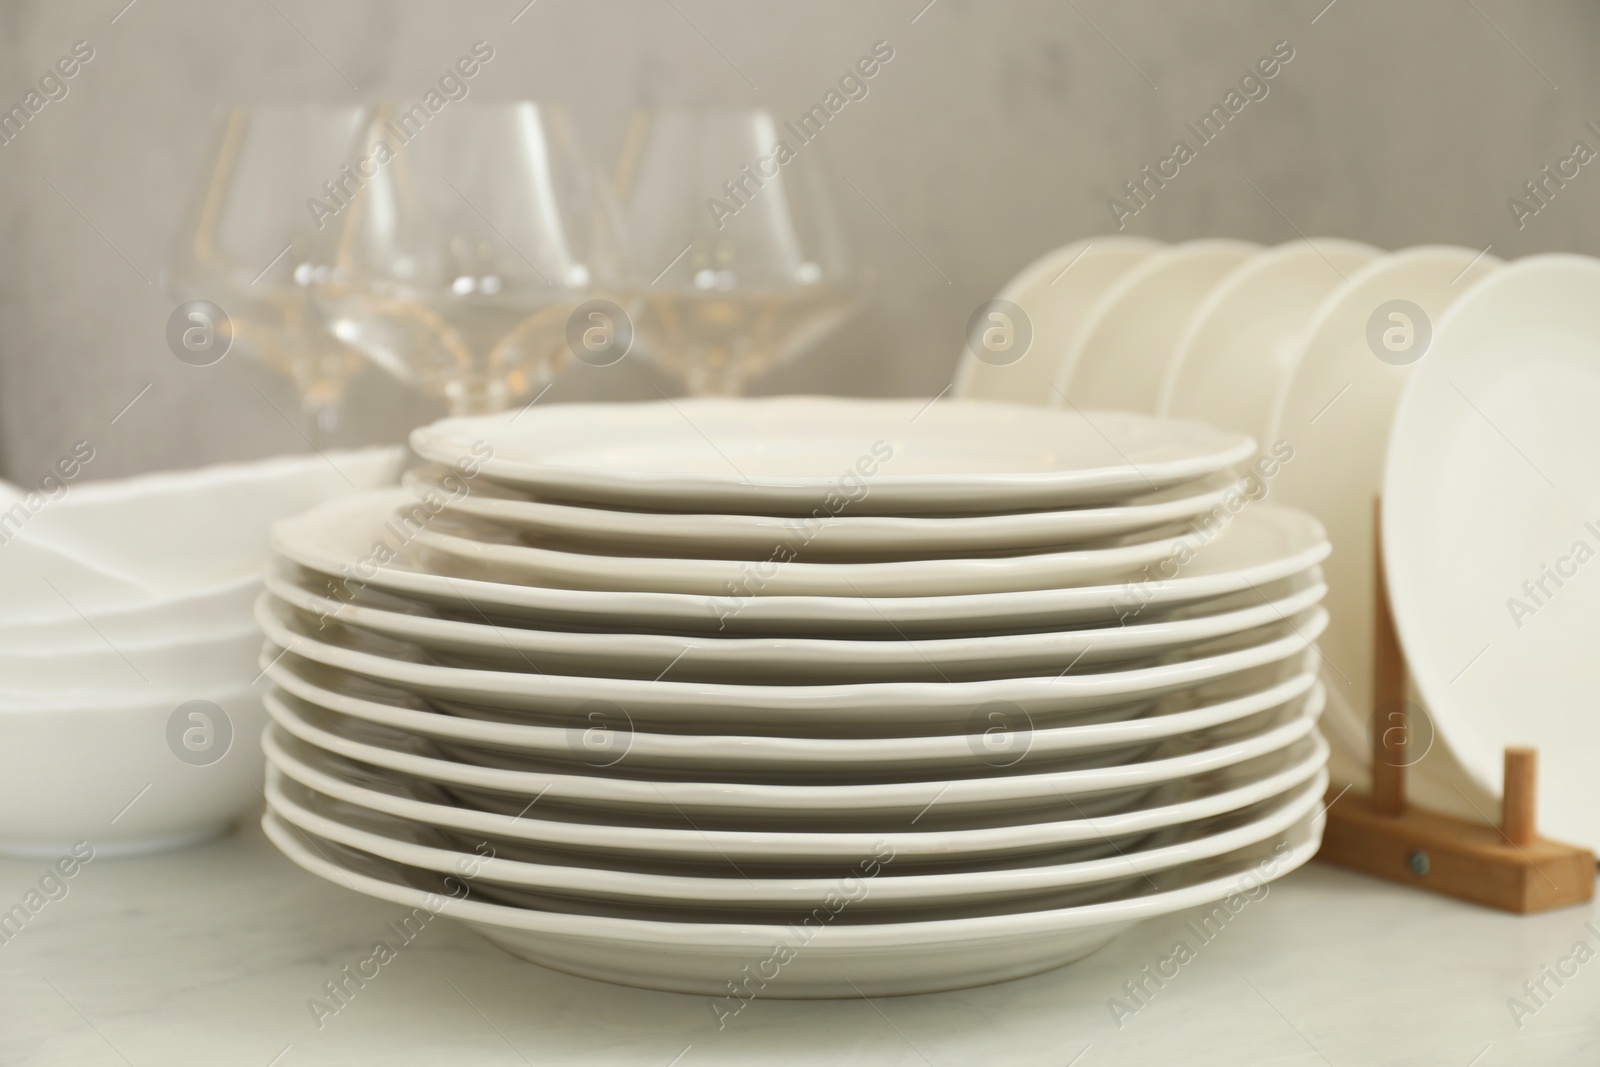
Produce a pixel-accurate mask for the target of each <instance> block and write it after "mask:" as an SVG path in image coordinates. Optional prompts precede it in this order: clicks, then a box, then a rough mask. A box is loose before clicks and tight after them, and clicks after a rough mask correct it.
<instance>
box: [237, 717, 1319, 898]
mask: <svg viewBox="0 0 1600 1067" xmlns="http://www.w3.org/2000/svg"><path fill="white" fill-rule="evenodd" d="M262 747H263V748H264V749H265V750H266V753H267V756H268V759H269V760H270V761H271V764H272V766H273V767H274V768H276V769H277V770H279V771H282V772H283V773H284V774H285V775H287V776H288V777H290V778H293V779H294V780H295V781H297V782H300V783H301V784H303V785H305V786H308V787H309V788H311V789H314V790H316V791H317V792H319V793H323V794H326V795H327V796H330V797H336V798H338V799H340V800H343V801H347V802H349V803H351V804H355V805H357V806H360V807H364V808H368V809H370V810H373V811H381V812H385V813H387V814H390V815H394V816H397V817H400V818H404V819H408V820H412V821H415V822H418V823H423V824H426V825H429V826H436V827H439V828H440V829H444V830H448V831H450V832H451V833H452V834H453V835H455V836H457V837H458V838H460V839H461V840H466V841H472V842H476V841H480V840H489V841H500V840H504V841H511V842H525V843H529V844H532V845H537V846H538V847H540V848H542V849H548V850H552V851H553V852H557V853H561V854H569V853H570V854H576V855H587V856H611V857H623V858H626V859H628V860H630V861H631V862H635V863H655V862H658V861H659V862H666V863H674V864H677V863H688V864H690V865H698V866H700V867H702V868H704V867H712V868H719V869H721V870H728V869H729V864H730V863H732V864H736V865H737V866H738V867H759V866H762V865H778V866H789V867H793V866H796V865H799V866H805V865H824V866H835V865H838V864H849V863H853V862H855V861H856V860H857V859H859V858H860V857H861V856H863V855H866V854H869V853H871V851H872V850H873V848H874V846H876V845H878V844H879V843H880V842H882V843H884V844H887V845H888V847H890V848H892V849H893V850H894V854H895V856H896V858H897V859H898V860H899V861H900V862H901V864H902V869H913V868H916V869H927V868H929V867H930V866H932V867H941V866H947V865H948V864H949V863H950V861H951V860H953V859H954V860H959V861H961V862H965V863H987V862H995V863H999V862H1006V861H1009V860H1012V859H1015V858H1019V857H1034V856H1041V855H1051V854H1057V853H1059V852H1061V850H1063V849H1081V848H1085V847H1089V846H1099V845H1104V844H1110V845H1112V846H1113V847H1112V848H1111V850H1110V851H1113V852H1114V851H1115V848H1116V842H1119V841H1120V842H1124V843H1126V842H1127V841H1129V840H1130V839H1132V838H1134V837H1136V836H1139V835H1145V834H1150V833H1153V832H1156V831H1159V830H1164V829H1167V828H1170V827H1175V826H1181V825H1185V824H1187V823H1191V822H1194V821H1196V820H1199V819H1206V818H1211V817H1213V816H1216V815H1221V814H1224V813H1226V812H1231V811H1237V810H1239V809H1240V808H1244V807H1247V806H1249V805H1251V804H1256V803H1260V802H1262V801H1264V800H1268V799H1270V798H1272V797H1274V796H1278V795H1279V794H1281V793H1283V792H1286V791H1287V790H1290V789H1294V788H1296V787H1298V786H1300V785H1302V784H1304V783H1305V782H1308V781H1311V780H1313V779H1314V778H1315V777H1316V776H1317V774H1318V773H1319V772H1320V771H1321V770H1322V767H1323V765H1324V764H1325V763H1326V761H1327V755H1328V747H1327V742H1325V741H1324V740H1323V739H1322V737H1321V736H1320V735H1319V734H1317V733H1315V732H1313V733H1312V734H1311V735H1310V736H1309V737H1307V738H1305V739H1303V740H1301V741H1298V742H1296V743H1294V744H1292V745H1290V746H1288V747H1286V748H1283V749H1280V750H1279V751H1277V752H1273V753H1269V754H1267V755H1264V756H1259V757H1257V758H1256V759H1253V760H1246V761H1245V762H1243V763H1237V764H1234V765H1233V766H1231V767H1225V768H1222V769H1221V770H1217V771H1212V772H1209V773H1207V774H1202V775H1196V776H1194V777H1192V778H1188V779H1183V780H1179V781H1174V782H1169V783H1168V784H1166V785H1164V786H1158V787H1157V788H1155V789H1153V790H1151V791H1150V792H1149V793H1148V795H1147V796H1146V798H1145V800H1144V801H1143V803H1140V804H1136V805H1134V806H1131V807H1129V808H1128V809H1127V810H1125V811H1120V812H1111V813H1104V814H1095V815H1092V816H1090V815H1087V814H1084V813H1082V812H1078V811H1073V810H1071V807H1070V805H1068V806H1067V807H1065V808H1057V809H1056V810H1055V811H1053V812H1051V813H1049V814H1047V815H1045V816H1044V817H1039V816H1038V815H1037V813H1029V815H1028V817H1027V818H1026V819H1025V820H1024V821H1020V822H1018V821H1013V822H1002V823H996V822H995V821H994V820H992V819H986V820H982V822H981V825H979V826H977V827H971V826H966V827H963V826H960V825H956V826H950V825H946V824H945V823H946V822H947V820H943V819H941V818H940V815H941V813H940V812H939V809H938V806H937V805H935V806H933V807H932V808H930V809H929V813H928V814H927V815H926V816H925V817H923V818H919V819H917V820H915V821H913V822H911V823H910V824H908V825H905V826H903V827H901V828H898V829H895V830H888V831H879V830H873V831H850V830H831V831H793V830H773V829H759V828H758V829H749V828H746V829H737V830H722V829H715V828H704V827H697V826H694V825H691V824H689V823H686V822H682V821H681V820H680V821H679V822H678V823H677V824H673V825H664V826H663V825H630V824H628V823H626V822H622V821H606V822H593V821H589V822H583V821H574V820H572V819H570V818H566V817H559V816H558V813H556V812H554V811H552V810H551V809H549V808H548V807H546V808H539V807H538V806H537V805H527V804H523V803H520V802H519V803H518V804H517V805H516V806H515V807H513V808H511V809H510V810H509V811H507V812H499V811H493V810H486V809H479V808H473V807H468V806H465V805H463V804H462V803H461V802H460V801H459V800H458V799H457V798H456V797H455V796H452V795H451V794H450V793H449V792H447V791H445V790H444V789H442V788H441V787H439V786H437V785H435V784H433V783H430V782H426V781H423V780H421V779H417V778H412V777H410V776H407V775H404V774H398V773H395V772H392V771H384V770H380V769H378V768H375V767H369V766H367V765H365V764H362V763H357V762H355V761H352V760H349V759H346V758H344V757H342V756H336V755H334V754H332V753H329V752H325V751H323V750H321V749H319V748H316V747H314V746H312V745H308V744H306V743H305V742H303V741H301V740H299V739H298V738H295V737H291V736H288V735H287V734H284V733H282V732H281V731H277V730H269V731H267V732H266V733H265V734H264V735H263V737H262Z"/></svg>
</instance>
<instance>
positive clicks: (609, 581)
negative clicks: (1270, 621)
mask: <svg viewBox="0 0 1600 1067" xmlns="http://www.w3.org/2000/svg"><path fill="white" fill-rule="evenodd" d="M1192 537H1193V534H1192V532H1191V531H1189V530H1187V529H1185V528H1184V527H1182V526H1167V527H1163V528H1162V529H1161V530H1160V531H1154V532H1152V533H1149V534H1141V535H1132V536H1129V537H1125V538H1116V539H1114V540H1112V541H1111V542H1109V543H1106V544H1095V545H1092V546H1091V545H1078V546H1074V547H1072V548H1069V549H1066V550H1064V551H1060V552H1033V553H1029V554H1027V555H1019V556H988V555H986V556H976V557H970V558H962V557H947V558H944V559H905V560H890V561H886V562H862V563H813V562H811V561H810V560H809V559H808V558H807V557H806V554H805V551H804V549H801V550H799V551H798V552H791V551H786V550H784V549H783V548H775V549H774V550H773V553H772V555H773V557H774V559H773V561H767V562H763V563H757V564H752V562H751V561H749V560H732V559H698V558H673V557H669V556H631V555H598V554H593V553H590V552H572V551H559V550H557V549H552V548H545V547H540V546H537V545H533V544H528V543H526V542H525V541H523V540H522V539H521V538H519V537H517V535H516V534H514V533H511V532H510V531H505V530H500V529H496V528H492V527H490V528H486V527H482V526H471V525H465V524H457V523H451V522H449V521H448V520H439V521H435V522H434V523H432V524H430V525H427V526H424V527H422V528H421V529H419V530H417V532H416V534H415V535H414V536H413V538H412V543H413V544H414V545H416V546H417V547H418V548H419V549H420V550H422V551H423V552H425V553H427V552H431V553H437V554H438V555H442V556H447V557H449V558H450V560H451V561H452V562H451V565H450V570H452V571H454V572H455V573H458V574H461V575H462V576H464V577H468V578H480V579H484V580H490V581H500V582H513V583H517V584H522V585H540V586H547V587H555V588H564V589H594V590H610V591H612V592H619V593H636V592H654V593H687V594H691V595H700V596H712V597H714V596H725V595H727V594H728V592H729V591H730V590H738V589H741V588H746V587H748V588H756V589H759V590H760V595H762V596H835V597H848V596H856V597H867V596H881V597H903V596H960V595H963V594H967V595H971V594H984V593H1014V592H1021V591H1024V590H1029V589H1059V588H1073V587H1080V586H1085V585H1106V584H1109V583H1111V582H1114V581H1116V580H1117V579H1119V578H1132V577H1135V576H1137V575H1138V573H1139V572H1140V571H1141V570H1143V569H1145V568H1148V567H1150V566H1152V565H1154V564H1156V563H1159V562H1160V561H1162V560H1164V559H1168V558H1170V557H1172V556H1174V555H1176V554H1177V552H1178V551H1179V550H1180V549H1182V548H1183V547H1184V546H1185V545H1187V544H1188V543H1189V541H1190V540H1191V539H1192ZM774 562H775V563H776V565H772V563H774Z"/></svg>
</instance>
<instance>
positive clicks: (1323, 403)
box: [1268, 246, 1500, 761]
mask: <svg viewBox="0 0 1600 1067" xmlns="http://www.w3.org/2000/svg"><path fill="white" fill-rule="evenodd" d="M1499 264H1500V261H1499V260H1498V259H1496V258H1495V257H1494V256H1489V255H1484V254H1483V253H1481V252H1475V251H1473V250H1472V249H1469V248H1449V247H1442V246H1432V247H1422V248H1409V249H1406V250H1405V251H1403V252H1396V253H1394V254H1392V255H1387V256H1384V257H1382V258H1380V259H1376V260H1373V261H1372V262H1371V263H1369V264H1367V265H1366V266H1365V267H1363V268H1361V269H1360V270H1358V271H1356V272H1355V273H1353V274H1351V275H1350V281H1349V282H1348V283H1347V284H1346V285H1343V286H1341V287H1340V288H1339V289H1338V290H1336V291H1335V292H1334V294H1333V295H1332V296H1330V297H1329V298H1328V299H1327V300H1325V301H1324V302H1323V304H1322V306H1321V307H1320V308H1319V309H1318V310H1317V313H1316V315H1315V316H1314V317H1313V318H1312V320H1311V328H1310V331H1309V333H1308V334H1307V335H1306V339H1305V344H1304V347H1303V348H1302V349H1301V351H1300V354H1299V355H1298V357H1297V358H1296V359H1295V360H1294V361H1293V371H1292V373H1291V374H1290V376H1289V378H1288V379H1287V380H1286V381H1285V382H1284V384H1283V388H1282V390H1281V391H1280V392H1279V394H1278V400H1277V404H1276V406H1275V408H1274V411H1273V428H1272V430H1271V431H1270V433H1269V434H1268V440H1271V441H1285V442H1287V443H1288V444H1289V445H1290V446H1291V447H1292V448H1293V449H1294V457H1293V458H1292V459H1291V460H1289V461H1287V462H1285V463H1284V464H1282V466H1281V467H1280V468H1279V471H1278V474H1277V477H1276V478H1275V479H1274V481H1273V485H1272V492H1273V499H1274V500H1275V501H1277V502H1279V503H1283V504H1287V505H1289V506H1291V507H1296V508H1302V509H1304V510H1305V511H1307V512H1309V513H1311V514H1312V515H1315V516H1316V517H1317V518H1318V519H1320V520H1321V521H1322V524H1323V526H1325V527H1326V528H1327V530H1328V539H1329V541H1330V542H1331V543H1333V544H1336V545H1338V551H1337V552H1334V553H1332V554H1331V555H1330V557H1329V559H1328V562H1327V564H1326V566H1325V568H1324V570H1325V571H1326V572H1327V574H1328V577H1329V603H1328V613H1329V616H1330V621H1329V624H1328V632H1327V633H1326V634H1324V635H1323V638H1322V646H1323V654H1324V655H1325V656H1326V657H1327V661H1328V663H1330V664H1332V666H1331V667H1329V668H1328V669H1327V670H1326V671H1325V672H1324V677H1325V679H1326V681H1327V683H1328V714H1327V716H1326V719H1328V720H1332V721H1334V722H1338V723H1339V724H1340V725H1341V726H1343V727H1344V729H1343V730H1342V731H1341V732H1340V733H1339V734H1334V735H1330V736H1347V737H1351V738H1365V737H1366V736H1367V719H1368V713H1369V712H1370V710H1371V701H1372V641H1373V617H1374V615H1373V613H1374V610H1375V606H1374V602H1373V573H1374V572H1373V568H1374V567H1375V566H1376V554H1375V551H1374V550H1375V547H1376V539H1377V532H1376V525H1375V519H1374V514H1373V505H1374V503H1375V501H1376V500H1377V499H1378V494H1379V493H1380V492H1381V491H1382V487H1383V485H1382V483H1383V461H1384V454H1385V452H1386V451H1387V450H1388V446H1389V433H1388V430H1389V424H1390V422H1391V421H1392V420H1393V418H1394V409H1395V405H1396V404H1397V403H1398V402H1399V399H1400V390H1401V389H1402V388H1403V387H1404V385H1405V383H1406V380H1407V379H1408V378H1409V377H1410V375H1411V373H1412V372H1413V370H1414V369H1415V368H1416V367H1417V366H1418V365H1419V361H1420V360H1423V359H1425V358H1426V357H1427V352H1428V349H1429V347H1431V335H1432V333H1433V329H1434V327H1435V325H1436V324H1437V323H1438V322H1439V321H1440V320H1441V319H1442V318H1443V317H1444V314H1445V312H1446V310H1447V309H1448V308H1449V307H1450V306H1451V304H1452V303H1453V302H1455V301H1456V300H1457V299H1459V298H1461V297H1462V296H1463V294H1465V293H1467V292H1469V291H1470V290H1471V289H1472V287H1473V285H1475V284H1476V283H1477V282H1478V280H1479V279H1480V278H1482V277H1484V276H1485V275H1487V274H1489V273H1490V272H1491V271H1493V270H1494V269H1495V268H1496V267H1497V266H1499ZM1345 747H1349V746H1348V745H1347V746H1345ZM1367 753H1368V746H1367V745H1365V744H1357V745H1356V746H1355V747H1354V749H1353V750H1352V755H1354V756H1356V757H1358V758H1359V759H1361V760H1363V761H1364V760H1366V758H1367Z"/></svg>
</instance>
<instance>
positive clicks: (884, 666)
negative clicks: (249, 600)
mask: <svg viewBox="0 0 1600 1067" xmlns="http://www.w3.org/2000/svg"><path fill="white" fill-rule="evenodd" d="M266 587H267V589H268V590H269V591H271V593H272V594H273V595H274V596H275V597H277V598H278V599H280V600H282V601H284V602H285V603H287V604H290V605H292V606H293V607H295V608H297V609H299V610H300V611H303V612H307V613H309V614H311V615H314V616H316V617H317V618H318V619H319V620H333V621H335V622H340V623H344V624H346V625H349V626H353V627H356V628H358V629H361V630H366V631H369V632H372V633H375V634H379V635H381V636H383V637H389V638H393V639H394V640H396V641H407V642H411V643H413V644H416V645H419V646H421V647H422V648H425V649H428V650H430V651H433V652H436V653H444V654H451V655H456V656H460V657H466V658H469V659H470V660H471V661H473V662H475V663H477V664H479V665H489V666H498V667H502V668H509V669H512V670H538V671H544V672H549V673H555V674H604V675H608V676H613V677H632V678H650V679H656V678H661V677H664V676H666V674H667V673H668V672H669V671H670V672H671V674H672V676H673V677H674V678H678V679H684V678H694V679H699V680H702V681H727V682H757V681H768V682H775V681H785V682H800V681H805V680H806V679H807V678H812V679H814V678H817V677H821V676H826V677H829V678H831V679H832V680H834V681H836V682H845V681H910V680H919V679H920V680H923V681H935V680H942V681H959V680H972V679H976V678H983V677H1000V676H1002V675H1006V674H1010V675H1022V674H1029V673H1034V674H1043V673H1056V672H1059V671H1062V670H1065V669H1067V668H1069V667H1070V668H1072V669H1082V670H1088V669H1090V668H1093V667H1098V666H1102V665H1104V664H1107V663H1114V662H1117V661H1120V660H1127V659H1130V658H1135V657H1140V656H1154V655H1157V654H1160V653H1164V652H1170V651H1173V650H1176V649H1179V648H1183V647H1185V646H1188V645H1192V644H1195V643H1198V642H1201V641H1208V640H1212V639H1214V638H1219V637H1226V636H1228V635H1230V634H1236V633H1239V632H1241V631H1244V630H1247V629H1250V628H1252V627H1255V626H1264V625H1267V624H1269V623H1272V622H1275V621H1277V620H1279V619H1284V618H1288V617H1289V616H1292V615H1294V614H1296V613H1298V612H1300V611H1303V610H1305V609H1306V608H1309V607H1311V606H1313V605H1314V604H1317V603H1319V602H1320V601H1321V599H1322V596H1323V593H1324V592H1325V586H1324V583H1323V582H1322V579H1321V571H1320V569H1318V568H1316V567H1312V568H1310V569H1308V570H1306V571H1302V572H1301V573H1300V574H1297V575H1294V576H1292V577H1290V578H1287V579H1284V580H1282V581H1280V582H1269V583H1266V584H1264V585H1258V586H1256V587H1255V588H1254V589H1250V590H1246V591H1244V592H1240V593H1235V594H1232V595H1229V596H1225V597H1219V598H1216V599H1213V600H1208V601H1204V602H1202V603H1201V604H1197V605H1194V606H1192V607H1188V608H1179V609H1177V610H1175V611H1159V610H1156V611H1150V612H1147V613H1140V614H1138V615H1134V616H1131V617H1130V618H1129V619H1128V620H1127V621H1125V622H1121V623H1117V624H1113V625H1108V626H1086V627H1079V628H1075V629H1071V630H1057V631H1046V632H1042V633H1016V634H993V635H989V636H981V637H944V638H917V637H909V636H908V637H907V638H905V639H904V640H899V641H882V640H877V641H873V640H849V639H846V638H825V637H811V638H806V637H709V636H704V635H679V634H650V633H610V634H606V635H605V637H604V639H599V638H597V637H596V636H595V635H594V634H593V633H588V632H583V631H569V630H545V629H531V628H528V627H522V626H496V625H493V624H490V623H485V622H483V621H481V620H480V619H477V618H475V617H469V618H451V617H447V616H441V615H440V614H439V613H437V612H435V611H433V610H432V609H429V608H427V607H426V606H424V605H421V604H417V603H416V602H414V601H408V600H402V599H399V598H396V597H390V596H387V595H385V594H381V593H375V592H373V591H371V590H362V591H361V592H359V593H357V594H356V595H355V596H353V597H351V598H350V599H342V598H340V597H339V596H338V595H337V593H338V586H337V583H336V582H334V581H333V580H331V579H328V578H326V577H323V576H320V575H317V574H316V573H315V572H312V571H306V570H303V569H300V570H295V569H292V568H291V567H290V566H288V565H279V566H278V567H275V568H274V569H272V570H271V571H269V572H268V574H267V576H266Z"/></svg>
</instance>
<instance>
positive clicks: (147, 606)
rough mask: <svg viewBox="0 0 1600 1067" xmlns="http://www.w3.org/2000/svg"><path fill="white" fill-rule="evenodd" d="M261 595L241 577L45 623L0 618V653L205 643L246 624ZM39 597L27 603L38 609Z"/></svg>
mask: <svg viewBox="0 0 1600 1067" xmlns="http://www.w3.org/2000/svg"><path fill="white" fill-rule="evenodd" d="M260 593H261V577H260V575H259V574H245V575H241V576H240V577H238V578H235V579H232V580H230V581H226V582H222V583H219V584H217V585H214V586H209V587H206V588H203V589H199V590H196V591H194V592H189V593H182V594H178V595H173V596H155V595H150V596H147V597H142V598H140V599H138V600H136V601H135V602H133V603H131V604H128V605H126V606H124V607H118V608H106V609H102V610H94V611H88V610H86V611H84V612H83V613H82V614H78V613H77V612H69V613H68V614H66V615H55V616H51V617H48V618H40V617H37V616H35V617H32V618H25V619H23V620H22V621H18V622H11V621H7V620H6V619H5V618H4V616H3V615H0V649H3V650H5V651H6V652H14V653H23V652H30V653H31V652H45V653H55V654H62V653H66V652H70V651H81V650H85V649H105V648H106V647H107V642H110V643H111V644H112V645H120V644H122V643H123V642H128V641H144V642H149V641H151V640H152V639H156V638H160V639H164V640H167V641H170V642H173V643H181V642H185V641H190V640H194V639H197V638H204V637H207V636H209V635H212V634H216V633H218V632H219V631H222V630H226V629H227V628H229V627H233V626H237V625H238V624H239V622H240V621H241V620H248V619H249V618H250V609H251V605H253V604H254V603H255V601H256V597H257V596H259V595H260ZM41 599H43V598H42V597H39V598H35V597H30V598H28V600H27V601H26V603H28V604H30V605H37V604H38V603H39V602H40V600H41Z"/></svg>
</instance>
